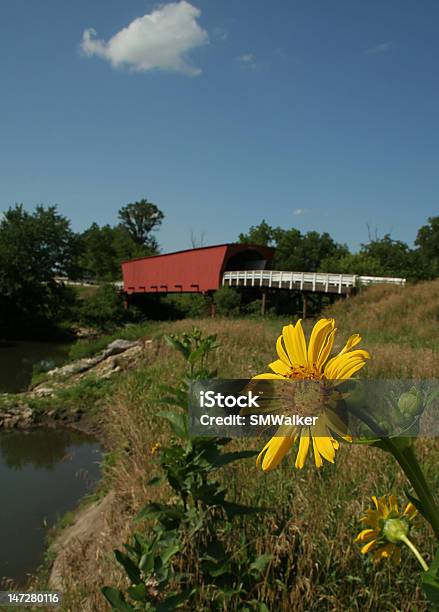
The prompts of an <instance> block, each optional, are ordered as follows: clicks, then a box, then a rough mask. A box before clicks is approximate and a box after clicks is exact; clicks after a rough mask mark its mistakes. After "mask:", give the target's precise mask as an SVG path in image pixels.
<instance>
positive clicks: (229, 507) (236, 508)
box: [221, 501, 266, 519]
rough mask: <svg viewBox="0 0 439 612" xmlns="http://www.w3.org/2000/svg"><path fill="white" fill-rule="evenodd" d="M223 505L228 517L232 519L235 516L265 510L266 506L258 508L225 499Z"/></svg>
mask: <svg viewBox="0 0 439 612" xmlns="http://www.w3.org/2000/svg"><path fill="white" fill-rule="evenodd" d="M221 506H222V507H223V508H224V510H225V511H226V514H227V517H228V518H229V519H232V518H233V517H234V516H242V515H244V514H257V513H258V512H264V511H265V510H266V508H258V507H256V506H242V505H241V504H235V503H233V502H229V501H223V502H222V503H221Z"/></svg>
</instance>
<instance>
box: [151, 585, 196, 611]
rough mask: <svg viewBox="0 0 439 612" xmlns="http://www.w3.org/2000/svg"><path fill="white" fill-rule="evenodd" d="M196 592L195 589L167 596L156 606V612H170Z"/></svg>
mask: <svg viewBox="0 0 439 612" xmlns="http://www.w3.org/2000/svg"><path fill="white" fill-rule="evenodd" d="M195 592H196V589H190V590H187V591H183V593H177V594H175V595H169V596H168V597H167V598H166V599H165V600H164V601H162V603H161V604H160V605H158V606H157V608H156V612H172V611H173V610H175V609H176V608H177V607H178V606H179V605H181V604H182V603H184V602H185V601H187V600H188V599H189V597H191V596H192V595H193V594H194V593H195Z"/></svg>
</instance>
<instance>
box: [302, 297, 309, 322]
mask: <svg viewBox="0 0 439 612" xmlns="http://www.w3.org/2000/svg"><path fill="white" fill-rule="evenodd" d="M307 309H308V297H307V295H306V293H305V292H304V291H303V292H302V319H303V320H305V319H306V314H307Z"/></svg>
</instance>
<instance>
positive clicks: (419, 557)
mask: <svg viewBox="0 0 439 612" xmlns="http://www.w3.org/2000/svg"><path fill="white" fill-rule="evenodd" d="M400 539H401V542H404V544H405V545H406V546H408V548H410V550H411V551H412V553H413V554H414V555H415V557H416V559H417V560H418V561H419V563H420V564H421V565H422V569H423V570H424V572H428V565H427V564H426V563H425V561H424V559H423V558H422V555H421V553H420V552H419V550H418V549H417V548H416V546H415V545H414V544H413V542H411V541H410V540H409V539H408V537H407V536H401V538H400Z"/></svg>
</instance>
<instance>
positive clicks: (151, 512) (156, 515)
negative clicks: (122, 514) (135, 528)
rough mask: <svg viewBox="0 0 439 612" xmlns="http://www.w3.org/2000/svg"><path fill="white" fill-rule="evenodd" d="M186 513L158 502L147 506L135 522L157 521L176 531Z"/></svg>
mask: <svg viewBox="0 0 439 612" xmlns="http://www.w3.org/2000/svg"><path fill="white" fill-rule="evenodd" d="M183 515H184V512H183V510H182V509H181V508H178V507H173V506H167V505H166V504H159V503H156V502H153V503H150V504H146V506H144V507H143V508H142V509H141V510H140V512H139V513H138V514H137V515H136V517H135V519H134V521H135V522H137V521H142V520H145V519H155V520H158V521H160V522H161V523H162V524H165V525H166V528H167V529H176V528H177V527H178V525H179V524H180V521H181V520H182V518H183Z"/></svg>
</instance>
